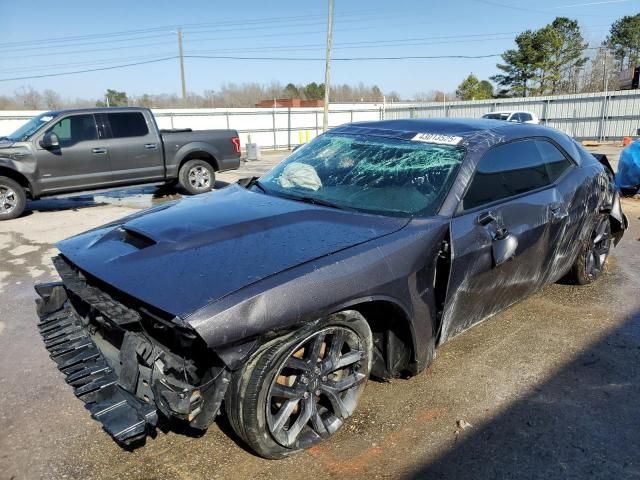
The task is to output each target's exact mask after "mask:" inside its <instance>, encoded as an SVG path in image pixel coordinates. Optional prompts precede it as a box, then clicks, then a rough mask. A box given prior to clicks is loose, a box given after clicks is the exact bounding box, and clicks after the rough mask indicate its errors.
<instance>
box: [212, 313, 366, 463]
mask: <svg viewBox="0 0 640 480" xmlns="http://www.w3.org/2000/svg"><path fill="white" fill-rule="evenodd" d="M372 346H373V341H372V336H371V330H370V329H369V325H368V324H367V322H366V320H365V319H364V317H362V315H360V314H359V313H358V312H355V311H344V312H340V313H337V314H334V315H332V316H331V317H330V318H329V319H327V321H326V322H323V323H322V325H320V326H318V327H317V328H314V329H301V330H299V331H297V332H294V333H292V334H289V335H287V336H285V337H282V338H280V339H276V340H274V341H272V342H270V343H269V344H267V345H265V346H264V347H263V348H262V349H261V350H260V351H259V352H258V353H257V354H256V355H255V356H254V357H253V358H252V360H251V361H250V362H248V363H247V365H246V366H245V367H244V368H243V369H241V370H240V371H238V372H236V374H235V375H234V378H233V380H232V383H231V385H230V386H229V391H228V394H227V398H226V401H225V405H226V411H227V414H228V416H229V420H230V423H231V425H232V426H233V428H234V430H235V431H236V433H237V434H238V435H239V436H240V437H241V438H242V439H243V440H244V441H245V442H246V443H247V444H248V445H249V447H251V448H252V449H253V450H254V451H255V452H256V453H258V454H259V455H261V456H263V457H266V458H282V457H284V456H286V455H289V454H291V453H294V452H296V451H299V450H302V449H305V448H309V447H311V446H313V445H315V444H317V443H320V442H322V441H324V440H326V439H328V438H329V437H331V436H332V435H333V434H334V433H335V432H337V431H338V430H339V429H340V427H342V425H343V424H344V422H345V420H346V419H347V418H348V417H350V416H351V415H352V414H353V412H354V411H355V409H356V407H357V404H358V400H359V398H360V395H361V394H362V391H363V390H364V386H365V383H366V381H367V379H368V377H369V372H370V370H371V358H372V356H371V352H372Z"/></svg>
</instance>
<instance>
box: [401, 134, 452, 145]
mask: <svg viewBox="0 0 640 480" xmlns="http://www.w3.org/2000/svg"><path fill="white" fill-rule="evenodd" d="M411 140H413V141H414V142H425V143H437V144H438V145H458V144H459V143H460V142H461V141H462V137H454V136H452V135H442V134H440V133H418V134H417V135H416V136H415V137H413V138H412V139H411Z"/></svg>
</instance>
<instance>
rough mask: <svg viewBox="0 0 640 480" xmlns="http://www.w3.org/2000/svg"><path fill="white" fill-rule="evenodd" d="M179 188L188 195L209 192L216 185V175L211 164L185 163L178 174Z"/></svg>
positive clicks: (198, 161) (201, 162) (196, 161)
mask: <svg viewBox="0 0 640 480" xmlns="http://www.w3.org/2000/svg"><path fill="white" fill-rule="evenodd" d="M178 181H179V182H180V186H181V187H182V188H183V189H185V190H186V191H187V193H190V194H191V195H197V194H199V193H205V192H209V191H210V190H211V189H212V188H213V185H214V183H216V174H215V172H214V170H213V167H212V166H211V164H209V163H207V162H205V161H204V160H189V161H188V162H186V163H185V164H184V165H183V166H182V168H181V169H180V172H179V174H178Z"/></svg>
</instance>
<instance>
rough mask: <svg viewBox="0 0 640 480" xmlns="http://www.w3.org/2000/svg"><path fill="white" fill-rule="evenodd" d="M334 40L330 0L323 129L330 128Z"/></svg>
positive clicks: (330, 0) (331, 0) (331, 1)
mask: <svg viewBox="0 0 640 480" xmlns="http://www.w3.org/2000/svg"><path fill="white" fill-rule="evenodd" d="M332 42H333V0H329V16H328V18H327V53H326V56H325V65H324V112H323V115H322V131H323V132H326V131H327V130H328V128H329V91H330V90H331V43H332Z"/></svg>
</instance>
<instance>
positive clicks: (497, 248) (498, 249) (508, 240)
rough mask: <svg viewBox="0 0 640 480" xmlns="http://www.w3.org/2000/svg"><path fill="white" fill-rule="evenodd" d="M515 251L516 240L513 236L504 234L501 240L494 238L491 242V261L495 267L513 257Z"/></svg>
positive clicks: (516, 246) (516, 247)
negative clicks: (494, 263)
mask: <svg viewBox="0 0 640 480" xmlns="http://www.w3.org/2000/svg"><path fill="white" fill-rule="evenodd" d="M517 249H518V239H517V238H516V237H515V236H514V235H512V234H510V233H506V234H504V235H503V236H502V237H501V238H496V239H495V240H494V241H493V260H494V261H495V262H496V267H497V266H498V265H502V264H503V263H505V262H506V261H508V260H511V259H512V258H513V257H515V255H516V250H517Z"/></svg>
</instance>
